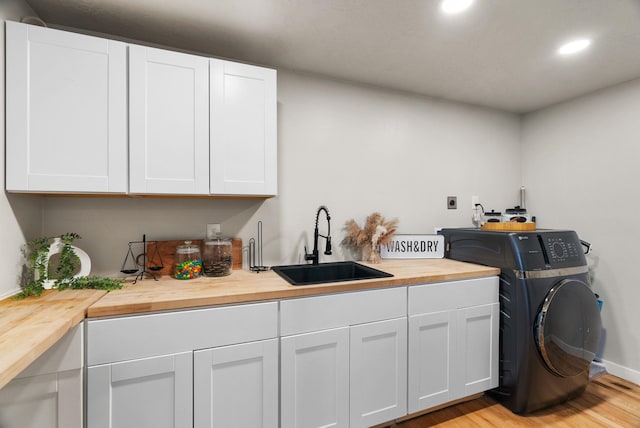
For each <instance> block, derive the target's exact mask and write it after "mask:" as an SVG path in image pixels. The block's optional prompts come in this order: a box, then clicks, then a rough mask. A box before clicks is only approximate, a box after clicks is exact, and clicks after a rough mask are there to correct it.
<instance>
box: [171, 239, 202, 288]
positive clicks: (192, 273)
mask: <svg viewBox="0 0 640 428" xmlns="http://www.w3.org/2000/svg"><path fill="white" fill-rule="evenodd" d="M173 271H174V276H175V277H176V278H177V279H192V278H197V277H199V276H200V275H201V274H202V257H201V255H200V247H199V246H198V245H195V244H192V242H191V241H184V245H178V246H177V247H176V255H175V260H174V265H173Z"/></svg>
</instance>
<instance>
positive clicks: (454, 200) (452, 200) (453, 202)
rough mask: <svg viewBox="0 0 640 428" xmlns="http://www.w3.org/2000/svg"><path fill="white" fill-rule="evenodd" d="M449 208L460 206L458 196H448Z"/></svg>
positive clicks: (453, 208)
mask: <svg viewBox="0 0 640 428" xmlns="http://www.w3.org/2000/svg"><path fill="white" fill-rule="evenodd" d="M447 208H448V209H450V210H455V209H457V208H458V198H457V197H456V196H447Z"/></svg>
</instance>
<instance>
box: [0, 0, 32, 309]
mask: <svg viewBox="0 0 640 428" xmlns="http://www.w3.org/2000/svg"><path fill="white" fill-rule="evenodd" d="M25 15H33V10H31V8H30V7H29V6H27V4H26V3H25V2H24V1H22V0H10V1H8V2H6V1H4V0H3V1H1V2H0V22H2V31H1V32H0V82H2V84H1V85H0V100H4V21H5V20H6V19H8V20H13V21H19V20H20V19H21V18H22V17H23V16H25ZM4 108H5V105H4V101H3V102H1V103H0V136H1V137H0V138H2V140H3V141H4V135H5V132H4V130H5V114H4ZM3 147H4V144H3ZM4 165H5V161H4V149H3V150H0V172H1V173H2V180H3V183H4ZM2 187H3V188H4V185H3V186H2ZM41 206H42V201H41V199H40V198H37V197H32V196H22V195H7V194H6V193H5V192H2V194H0V231H1V234H0V240H1V241H2V243H1V245H0V278H2V280H1V281H0V298H2V297H5V296H9V295H12V294H15V293H16V292H17V291H18V290H19V287H18V284H19V283H20V280H21V276H22V266H24V261H23V258H22V255H21V251H20V249H21V247H22V245H23V244H24V242H25V241H26V240H29V239H33V238H35V237H37V236H39V235H40V233H41V215H42V208H41Z"/></svg>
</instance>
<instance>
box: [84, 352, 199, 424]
mask: <svg viewBox="0 0 640 428" xmlns="http://www.w3.org/2000/svg"><path fill="white" fill-rule="evenodd" d="M192 355H193V353H192V352H184V353H179V354H171V355H165V356H160V357H152V358H143V359H139V360H132V361H124V362H119V363H112V364H105V365H100V366H92V367H89V368H88V370H87V427H88V428H129V427H136V428H165V427H166V428H187V427H192V426H193V410H192V409H193V399H192V394H193V370H192V369H193V356H192Z"/></svg>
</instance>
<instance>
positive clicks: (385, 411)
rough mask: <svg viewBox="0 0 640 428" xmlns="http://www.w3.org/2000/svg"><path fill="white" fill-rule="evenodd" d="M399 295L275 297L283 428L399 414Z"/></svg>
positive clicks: (402, 322)
mask: <svg viewBox="0 0 640 428" xmlns="http://www.w3.org/2000/svg"><path fill="white" fill-rule="evenodd" d="M406 298H407V295H406V287H397V288H388V289H380V290H370V291H361V292H353V293H343V294H334V295H328V296H317V297H307V298H301V299H292V300H286V301H283V302H281V307H280V314H281V334H282V335H283V336H284V337H282V339H281V349H280V352H281V356H280V358H281V379H282V380H281V418H282V420H281V426H282V427H283V428H288V427H296V428H302V427H368V426H372V425H376V424H380V423H383V422H387V421H389V420H393V419H395V418H398V417H401V416H404V415H405V414H406V410H407V409H406V393H407V390H406V375H407V374H406V360H407V333H406V332H407V324H406V323H407V318H406ZM328 308H330V309H328ZM323 327H324V328H325V329H322V328H323Z"/></svg>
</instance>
